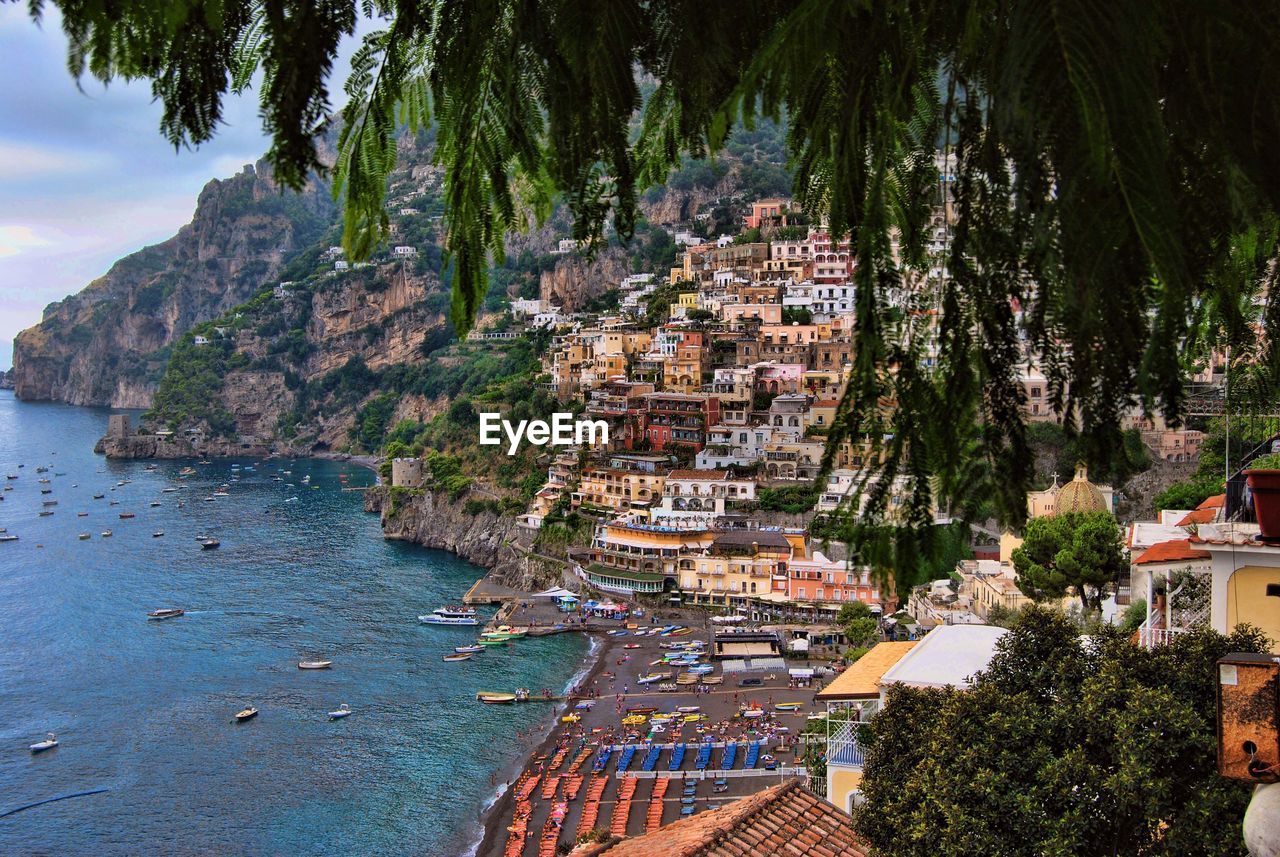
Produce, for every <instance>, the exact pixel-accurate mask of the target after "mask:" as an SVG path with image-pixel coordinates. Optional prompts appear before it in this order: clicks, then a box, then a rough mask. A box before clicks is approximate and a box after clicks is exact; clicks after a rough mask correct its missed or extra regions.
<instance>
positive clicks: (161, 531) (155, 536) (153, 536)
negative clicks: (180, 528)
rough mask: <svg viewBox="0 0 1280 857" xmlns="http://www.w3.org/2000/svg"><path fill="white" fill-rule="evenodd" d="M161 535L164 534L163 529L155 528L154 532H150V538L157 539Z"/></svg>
mask: <svg viewBox="0 0 1280 857" xmlns="http://www.w3.org/2000/svg"><path fill="white" fill-rule="evenodd" d="M163 535H164V530H156V531H155V532H154V533H152V534H151V538H153V539H158V538H160V537H161V536H163Z"/></svg>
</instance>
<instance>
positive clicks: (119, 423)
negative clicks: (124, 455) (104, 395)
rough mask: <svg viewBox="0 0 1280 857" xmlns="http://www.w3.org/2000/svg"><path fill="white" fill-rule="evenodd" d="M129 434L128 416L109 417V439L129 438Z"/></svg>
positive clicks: (113, 415) (114, 415) (116, 415)
mask: <svg viewBox="0 0 1280 857" xmlns="http://www.w3.org/2000/svg"><path fill="white" fill-rule="evenodd" d="M129 434H130V429H129V415H128V414H111V415H110V416H109V417H107V437H128V436H129Z"/></svg>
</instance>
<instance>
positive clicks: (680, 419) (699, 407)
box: [627, 393, 720, 457]
mask: <svg viewBox="0 0 1280 857" xmlns="http://www.w3.org/2000/svg"><path fill="white" fill-rule="evenodd" d="M643 398H644V402H645V407H644V411H643V412H642V413H641V414H640V425H639V431H638V435H639V436H638V437H635V438H629V441H631V442H629V443H628V444H627V447H628V448H629V449H630V448H633V446H632V443H634V442H638V441H644V442H645V443H647V444H648V445H649V448H650V449H654V450H662V449H666V448H668V447H683V448H684V449H686V450H689V451H690V452H691V453H692V455H697V453H699V452H701V451H702V448H703V447H704V446H706V443H707V430H708V428H710V427H711V426H713V425H715V424H716V423H718V422H720V399H719V398H718V397H716V396H709V395H705V394H700V393H698V394H695V393H648V394H646V395H645V396H644V397H643ZM692 455H691V456H690V457H692Z"/></svg>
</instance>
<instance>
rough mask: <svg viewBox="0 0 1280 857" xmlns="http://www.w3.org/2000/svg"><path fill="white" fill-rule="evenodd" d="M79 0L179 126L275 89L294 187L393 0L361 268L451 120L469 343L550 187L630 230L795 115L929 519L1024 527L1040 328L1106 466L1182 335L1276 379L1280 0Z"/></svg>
mask: <svg viewBox="0 0 1280 857" xmlns="http://www.w3.org/2000/svg"><path fill="white" fill-rule="evenodd" d="M51 5H56V6H57V7H58V8H59V9H60V11H61V13H62V23H63V28H64V30H65V32H66V33H67V35H68V38H69V42H70V48H69V66H70V69H71V71H72V73H73V74H76V75H82V74H84V73H85V72H86V71H87V72H88V73H89V74H91V75H92V76H93V77H95V78H98V79H100V80H103V81H108V80H111V79H113V78H116V77H124V78H146V79H150V80H151V81H152V87H153V92H154V94H155V96H156V99H157V100H158V101H159V102H160V103H161V105H162V107H163V114H162V118H161V130H162V131H163V133H164V134H165V136H166V137H167V138H168V139H169V140H170V141H171V142H172V143H174V144H175V145H179V146H180V145H183V144H187V143H193V144H199V143H201V142H204V141H206V140H208V139H209V138H210V137H212V136H213V134H214V133H215V131H216V129H217V128H218V126H219V125H220V123H221V122H222V120H223V114H222V101H223V98H224V97H225V96H226V94H227V93H228V92H230V91H235V92H239V91H243V90H245V89H247V88H248V87H249V86H250V85H254V83H255V81H260V91H261V102H262V107H261V115H262V117H263V124H264V126H265V129H266V131H267V132H268V134H269V135H270V137H271V139H272V144H271V147H270V149H269V151H268V153H267V159H268V160H269V161H270V163H271V164H272V166H273V168H274V173H275V176H276V178H277V180H278V181H279V182H280V183H282V184H283V185H284V186H285V187H289V188H295V189H296V188H298V187H300V186H301V185H302V184H303V183H304V182H305V181H306V179H307V177H308V175H309V174H310V173H312V172H321V171H323V166H322V164H321V161H320V158H319V155H318V147H319V146H320V145H322V144H321V142H320V140H319V139H318V137H319V135H318V134H317V131H318V130H320V129H321V128H322V127H323V126H324V125H325V123H326V120H327V118H328V112H329V109H330V98H329V91H328V82H327V78H328V74H329V72H330V71H331V69H332V67H333V64H334V61H335V59H336V57H337V54H338V50H339V45H340V43H341V41H342V38H343V37H344V36H347V35H350V34H352V33H353V32H355V30H356V27H357V24H358V22H359V21H360V19H361V18H365V19H372V20H374V21H375V26H377V27H380V29H377V30H375V31H373V32H370V33H368V34H367V35H366V36H365V37H364V40H363V44H362V45H361V47H360V48H359V49H358V50H357V51H356V52H355V54H354V56H353V59H352V63H351V66H352V67H351V73H350V75H349V77H348V79H347V82H346V91H347V99H346V106H345V107H344V108H343V110H342V131H341V134H340V137H339V140H338V152H337V162H336V166H335V168H334V170H333V180H334V181H333V188H334V191H335V193H336V194H337V195H338V196H339V197H340V198H341V199H342V202H343V205H342V210H343V212H344V235H343V243H344V245H345V246H346V247H347V249H348V252H349V255H350V257H351V258H353V259H361V258H364V257H366V256H368V255H369V253H370V252H371V251H372V250H373V249H374V248H375V247H377V246H378V245H379V244H380V242H382V241H383V240H385V238H386V237H387V235H388V233H389V226H390V224H389V218H388V215H387V211H386V207H385V206H384V197H385V194H386V192H387V185H388V177H389V175H390V172H391V170H392V169H393V168H394V166H395V163H396V156H397V147H396V137H397V134H398V133H401V130H402V129H404V128H407V131H408V133H415V134H416V133H420V132H421V131H422V130H424V129H426V128H427V127H428V126H432V127H433V128H434V133H435V141H436V150H435V154H436V160H437V162H438V163H439V164H440V165H441V166H442V167H443V169H444V192H443V211H444V218H445V219H444V224H443V229H444V239H445V243H446V247H447V249H448V258H447V268H446V270H445V273H446V275H447V277H451V279H450V282H451V283H452V287H453V302H452V316H453V321H454V325H455V327H456V329H457V330H458V332H459V333H460V334H465V333H466V331H467V330H468V329H469V328H470V326H471V324H472V322H473V320H474V317H475V314H476V312H477V310H478V308H479V307H480V306H481V304H482V302H483V300H484V297H485V295H486V293H487V291H488V275H489V270H490V261H491V259H492V260H494V261H496V262H497V263H498V264H501V262H502V259H503V252H504V248H503V243H504V237H505V235H506V234H507V233H508V232H509V231H510V230H512V229H515V228H520V227H523V226H525V225H527V222H528V221H529V219H530V216H531V215H532V217H533V219H537V220H545V219H546V217H547V216H548V214H549V212H550V210H551V202H552V199H553V197H554V195H556V194H560V195H562V196H563V197H564V198H565V199H566V200H567V202H568V205H569V208H570V209H571V213H572V215H573V232H574V237H575V238H578V239H582V240H585V241H588V242H591V243H595V244H599V243H601V242H602V241H603V238H604V234H605V229H606V226H611V227H612V228H614V229H616V231H617V233H618V234H619V235H620V236H622V237H623V238H627V237H628V236H630V235H631V234H632V233H633V231H634V229H635V226H636V223H637V220H638V213H637V206H638V200H639V196H640V192H641V191H642V190H643V189H644V188H646V187H648V186H650V185H652V184H655V183H658V182H661V181H663V180H665V179H666V178H667V176H668V174H669V173H670V171H671V170H672V169H673V168H675V167H683V166H684V165H685V164H686V159H688V158H690V157H692V158H695V159H700V158H701V157H702V156H703V155H705V154H706V153H707V152H708V151H711V150H714V149H716V148H718V147H720V146H721V145H723V144H724V143H725V142H726V139H727V136H728V133H729V129H731V128H732V127H733V126H734V124H735V120H742V119H745V120H748V123H747V124H751V122H752V121H754V120H755V119H758V118H761V117H769V118H773V119H781V118H782V117H783V116H784V115H785V116H786V118H787V125H788V127H787V133H786V138H785V139H786V144H787V148H788V155H789V162H790V163H792V164H794V165H795V166H796V170H795V175H794V181H793V183H792V189H793V195H794V204H795V207H797V208H801V209H804V210H806V212H807V213H808V214H810V215H811V216H813V217H815V218H817V217H824V218H825V220H826V223H827V225H828V227H829V229H830V232H831V233H832V234H835V235H845V234H848V235H849V236H850V240H851V243H852V247H853V252H854V255H856V257H857V259H858V262H859V264H858V266H857V269H856V271H855V273H854V279H855V283H856V285H857V289H858V312H857V319H856V329H855V331H854V335H855V336H856V338H857V341H858V349H857V352H856V356H855V360H854V364H853V369H852V374H851V377H850V379H849V383H848V385H847V392H846V399H845V405H846V408H845V410H844V411H843V412H842V416H841V419H840V420H839V421H838V427H839V431H837V432H834V433H833V434H832V437H831V442H832V445H833V446H834V445H835V444H838V443H839V442H840V441H842V440H844V439H847V438H853V439H860V438H862V437H864V436H865V437H870V438H872V439H873V440H874V442H875V443H876V444H877V445H878V446H881V447H883V449H882V452H883V458H880V457H877V458H875V460H876V461H877V462H882V463H881V464H879V467H880V469H881V471H882V472H881V479H882V480H883V482H884V484H895V483H896V482H897V480H898V479H899V478H901V479H903V480H905V483H906V487H907V488H908V489H909V490H908V491H907V494H906V496H907V505H908V514H907V515H905V516H904V520H906V521H907V522H908V523H909V525H910V526H911V527H912V528H914V529H915V530H918V531H923V529H924V528H925V527H928V526H931V520H930V517H931V515H930V513H931V512H932V510H933V509H934V508H935V507H936V506H937V505H940V504H939V503H938V502H937V500H938V499H939V498H938V497H936V496H935V488H936V490H937V491H939V492H941V494H942V498H941V499H942V500H944V501H948V504H949V505H954V503H950V501H952V500H954V499H955V498H954V497H952V496H950V495H951V493H952V492H963V491H972V490H973V489H974V488H976V489H978V490H979V491H981V492H982V493H985V494H986V495H987V496H988V497H989V498H990V501H991V503H992V504H993V505H994V507H995V509H996V511H997V512H998V513H999V515H1000V516H1001V518H1002V519H1003V520H1004V521H1005V522H1006V523H1009V524H1012V525H1020V524H1021V523H1022V521H1023V519H1024V518H1025V514H1026V510H1025V507H1026V504H1025V491H1026V489H1027V487H1028V486H1029V485H1030V483H1031V479H1032V477H1033V469H1034V468H1033V456H1032V454H1031V451H1030V449H1029V446H1028V444H1027V439H1026V428H1025V423H1024V415H1023V405H1024V394H1023V392H1022V388H1021V385H1020V383H1019V379H1018V373H1019V367H1020V366H1021V365H1022V364H1023V362H1024V361H1023V359H1022V358H1023V356H1024V355H1023V350H1022V347H1021V342H1022V338H1023V337H1025V341H1026V342H1027V343H1029V345H1030V347H1031V348H1032V349H1033V351H1034V352H1035V353H1036V354H1037V356H1039V357H1041V358H1042V362H1043V365H1044V366H1045V368H1046V372H1047V374H1048V388H1049V394H1050V395H1049V398H1050V400H1051V402H1052V403H1053V404H1055V405H1059V406H1061V409H1062V410H1063V411H1064V412H1065V414H1064V423H1065V424H1069V425H1073V426H1074V425H1076V424H1077V423H1078V425H1079V426H1080V434H1081V437H1082V438H1083V439H1084V440H1085V443H1086V446H1087V447H1088V450H1087V451H1088V455H1087V456H1086V457H1087V458H1088V459H1089V460H1097V459H1108V458H1111V457H1112V455H1111V454H1110V453H1113V452H1114V451H1115V450H1117V449H1118V448H1119V447H1120V445H1121V443H1122V438H1121V432H1120V421H1121V417H1122V415H1124V414H1125V413H1126V412H1127V411H1128V410H1129V408H1130V406H1131V404H1132V403H1133V401H1134V400H1135V399H1141V400H1142V401H1143V402H1144V403H1147V404H1149V405H1150V406H1151V407H1152V408H1153V409H1155V410H1158V411H1161V412H1163V413H1164V415H1165V416H1166V417H1169V418H1170V419H1171V420H1173V421H1176V420H1177V418H1178V417H1179V416H1180V415H1181V411H1182V405H1183V401H1182V400H1183V392H1182V390H1183V387H1182V380H1183V374H1184V369H1185V368H1186V365H1185V364H1186V360H1184V357H1185V356H1188V355H1193V354H1194V353H1195V352H1197V351H1199V352H1203V351H1205V350H1206V347H1207V346H1211V345H1223V344H1225V345H1230V346H1231V347H1232V353H1233V355H1238V356H1244V357H1245V358H1247V359H1248V361H1249V362H1251V363H1252V365H1254V366H1256V367H1258V368H1259V370H1260V377H1261V380H1263V381H1268V382H1270V383H1272V384H1273V385H1274V383H1275V382H1276V381H1277V376H1280V359H1278V358H1280V354H1277V352H1276V350H1275V349H1276V347H1277V345H1276V343H1278V342H1280V336H1277V335H1276V326H1277V319H1280V290H1277V289H1270V290H1269V291H1268V292H1267V294H1268V297H1267V300H1266V309H1265V312H1262V313H1261V316H1262V320H1263V322H1264V323H1263V324H1261V325H1258V326H1257V327H1258V328H1260V330H1261V334H1262V335H1260V336H1259V335H1258V334H1257V333H1256V332H1255V325H1254V324H1253V322H1254V321H1257V320H1258V313H1257V312H1255V310H1254V309H1253V307H1252V304H1251V303H1250V299H1251V298H1252V297H1253V296H1254V295H1260V294H1261V293H1262V284H1263V283H1264V281H1265V280H1266V279H1267V277H1268V275H1269V271H1270V270H1271V267H1270V262H1271V260H1272V258H1273V257H1274V256H1275V248H1276V237H1277V233H1278V230H1277V212H1278V211H1280V169H1277V167H1276V159H1275V157H1274V152H1273V144H1274V141H1275V140H1276V139H1280V88H1277V87H1275V86H1274V85H1273V82H1274V81H1275V80H1276V79H1277V78H1278V77H1280V55H1277V53H1276V51H1275V50H1274V45H1275V44H1276V43H1277V42H1280V14H1278V13H1277V11H1276V9H1275V8H1274V6H1273V5H1272V4H1252V3H1181V4H1177V5H1176V6H1170V4H1167V3H1157V2H1153V0H1134V2H1126V3H1110V4H1108V3H1080V2H1075V3H1070V2H1068V3H1067V4H1066V5H1065V6H1064V5H1063V3H1061V2H1058V3H1045V2H1042V0H1002V2H997V0H976V2H972V3H937V2H927V0H898V2H888V0H867V2H861V3H795V4H777V3H768V2H760V0H747V2H744V3H739V4H737V5H735V7H734V9H733V13H732V14H722V13H721V12H719V11H718V10H713V9H702V8H701V7H697V8H691V7H690V5H689V4H688V3H685V2H679V1H678V0H643V2H642V0H622V2H620V3H618V4H611V5H610V6H609V12H608V14H597V12H598V10H596V9H595V8H594V7H593V6H590V5H589V4H573V3H566V2H565V0H522V2H515V0H448V2H446V0H385V2H381V3H357V2H356V0H346V2H343V0H332V2H326V3H321V4H314V3H297V4H286V3H260V2H257V0H226V2H222V3H218V4H215V6H212V7H211V6H210V4H208V3H204V2H196V0H164V2H161V0H145V2H137V3H128V4H120V3H83V2H72V0H52V2H47V3H44V4H40V3H33V6H32V8H33V10H34V13H35V16H36V17H37V18H39V15H40V11H41V9H42V8H48V7H49V6H51ZM259 72H260V73H261V74H259ZM637 72H638V73H637ZM654 81H656V83H655V82H654ZM940 142H941V143H942V144H943V145H944V146H945V147H946V148H947V150H948V154H949V155H953V156H954V166H952V165H951V164H950V163H948V164H947V165H946V169H945V173H946V175H945V176H941V175H940V173H939V170H938V169H937V161H936V160H935V154H936V151H935V150H936V147H937V146H938V145H939V143H940ZM760 143H761V146H762V147H763V146H764V145H765V140H764V139H763V138H762V139H761V140H760ZM756 165H758V162H756V161H753V164H752V165H750V166H756ZM696 169H697V170H698V171H699V173H702V172H706V173H709V175H706V176H702V175H700V174H699V175H690V176H689V178H688V181H689V183H690V185H691V186H692V184H693V183H695V182H703V183H704V184H706V185H709V184H710V183H713V182H714V179H715V173H716V171H717V169H719V167H718V166H717V165H715V164H713V163H707V162H705V161H704V162H703V163H702V164H701V166H699V167H697V168H696ZM776 178H777V177H776V176H769V175H766V176H761V177H760V183H759V187H758V189H760V190H763V189H765V188H766V187H771V186H773V185H774V184H776ZM677 181H681V182H682V181H683V179H678V180H677ZM940 185H941V186H942V187H943V188H945V190H944V191H940V190H939V188H940ZM943 192H945V193H947V194H948V195H949V196H950V197H952V199H951V203H952V204H951V206H950V210H951V211H953V212H954V213H955V223H954V229H953V230H952V235H953V240H952V242H951V245H950V258H949V259H948V260H947V267H948V269H949V271H950V272H951V279H950V280H949V281H948V282H945V283H943V284H942V285H941V287H940V289H939V298H940V310H941V312H940V315H939V316H938V318H937V334H938V336H937V342H936V345H937V350H936V359H934V358H933V357H932V354H933V352H932V351H928V350H927V349H930V348H932V345H933V343H932V341H931V340H932V338H931V337H930V336H926V335H923V330H922V325H931V324H933V319H932V317H931V316H930V315H929V314H926V313H904V312H901V311H900V310H899V309H897V308H896V307H895V306H894V304H895V301H894V300H892V296H894V295H895V294H897V293H898V290H899V289H900V288H902V287H903V286H904V283H906V282H910V280H911V277H912V272H914V271H920V270H923V269H925V268H927V266H928V265H929V259H928V258H927V257H928V253H927V248H928V236H929V234H930V229H929V222H930V217H931V216H932V214H933V211H934V208H935V203H937V202H940V201H941V200H940V199H939V196H940V193H943ZM1015 307H1021V308H1022V309H1023V310H1024V312H1022V313H1017V314H1015ZM1193 307H1196V308H1198V307H1206V308H1209V309H1211V310H1212V311H1211V312H1210V311H1208V310H1206V311H1205V312H1203V313H1201V312H1198V311H1193ZM1246 312H1248V313H1250V315H1246V314H1245V313H1246ZM1215 339H1216V340H1217V341H1216V342H1215V341H1213V340H1215ZM888 400H892V401H894V402H895V403H896V407H895V408H893V409H892V410H887V411H886V410H883V409H879V408H868V407H865V406H864V405H865V403H868V402H878V401H888ZM855 405H856V406H855ZM977 425H981V426H982V430H981V432H977V433H975V431H974V427H975V426H977ZM975 436H976V440H975ZM908 453H909V454H908ZM975 462H980V463H982V464H984V465H985V467H975V466H974V463H975ZM972 477H980V479H981V481H980V482H976V483H975V482H974V481H973V478H972ZM997 477H998V478H997ZM867 509H868V511H867V513H866V514H868V515H872V516H874V515H877V514H878V515H881V518H882V520H883V518H884V516H885V514H886V513H884V512H883V510H881V509H879V507H878V506H877V505H876V504H869V505H868V507H867Z"/></svg>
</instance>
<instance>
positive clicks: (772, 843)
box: [572, 780, 869, 857]
mask: <svg viewBox="0 0 1280 857" xmlns="http://www.w3.org/2000/svg"><path fill="white" fill-rule="evenodd" d="M868 851H869V849H868V846H867V844H866V843H865V842H863V841H862V840H861V839H860V838H858V835H857V834H856V833H854V830H853V819H851V818H850V817H849V816H848V815H846V814H845V813H843V812H841V811H840V810H839V809H837V808H836V807H835V806H834V805H832V804H830V803H828V802H827V801H825V800H823V799H822V798H820V797H817V796H816V795H814V794H812V793H811V792H808V791H806V790H805V789H802V788H801V787H800V781H799V780H792V781H790V782H786V783H783V784H781V785H777V786H774V787H773V788H769V789H765V790H764V791H762V792H757V793H756V794H753V795H751V796H749V797H745V798H742V799H741V800H737V801H734V802H733V803H730V804H727V805H725V806H723V807H721V808H720V809H715V810H711V811H709V812H703V813H700V814H698V815H694V816H691V817H689V818H685V819H681V820H680V821H677V822H675V823H674V824H670V825H668V826H666V827H663V828H661V829H659V830H655V831H654V832H652V833H647V834H645V835H643V836H636V837H633V838H631V839H621V840H614V841H612V842H605V843H600V844H593V845H583V846H580V847H579V848H577V849H576V850H574V851H573V852H572V857H594V855H598V854H605V855H607V857H742V855H757V854H758V855H769V854H785V855H788V857H831V855H841V857H866V855H867V853H868Z"/></svg>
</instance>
